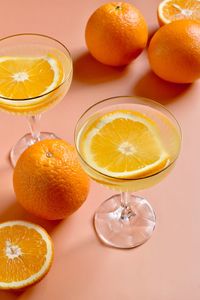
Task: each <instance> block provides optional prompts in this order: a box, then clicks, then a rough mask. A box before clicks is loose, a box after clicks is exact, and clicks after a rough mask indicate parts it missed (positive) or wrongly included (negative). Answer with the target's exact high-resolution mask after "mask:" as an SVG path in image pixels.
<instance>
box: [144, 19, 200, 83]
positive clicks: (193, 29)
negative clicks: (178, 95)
mask: <svg viewBox="0 0 200 300" xmlns="http://www.w3.org/2000/svg"><path fill="white" fill-rule="evenodd" d="M148 55H149V62H150V65H151V68H152V70H153V71H154V72H155V73H156V74H157V75H158V76H159V77H161V78H162V79H164V80H167V81H171V82H175V83H190V82H193V81H195V80H196V79H198V78H200V22H197V21H192V20H179V21H174V22H172V23H170V24H167V25H165V26H163V27H161V28H160V29H159V30H158V31H157V32H156V33H155V35H154V36H153V38H152V39H151V42H150V45H149V49H148Z"/></svg>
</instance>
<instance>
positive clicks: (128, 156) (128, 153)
mask: <svg viewBox="0 0 200 300" xmlns="http://www.w3.org/2000/svg"><path fill="white" fill-rule="evenodd" d="M79 145H80V151H81V154H82V155H83V158H84V159H85V160H86V161H87V163H88V164H90V165H91V166H92V167H93V168H94V169H95V170H97V171H99V172H101V173H103V174H105V175H108V176H112V177H115V178H124V179H137V178H142V177H145V176H148V175H151V174H154V173H157V172H159V171H161V170H162V169H163V168H164V167H165V166H166V165H167V164H168V162H169V156H168V154H167V153H166V151H165V149H164V148H163V146H162V144H161V141H160V138H159V134H158V128H157V126H156V124H155V122H154V121H152V120H150V119H149V118H148V117H146V116H145V115H143V114H141V113H138V112H133V111H125V110H118V111H114V112H112V113H108V114H105V115H104V116H103V117H100V118H98V119H97V120H95V121H93V122H91V123H90V122H89V123H88V124H87V125H86V127H85V128H83V130H82V132H81V133H80V142H79Z"/></svg>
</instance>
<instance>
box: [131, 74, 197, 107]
mask: <svg viewBox="0 0 200 300" xmlns="http://www.w3.org/2000/svg"><path fill="white" fill-rule="evenodd" d="M191 86H192V84H177V83H172V82H167V81H164V80H162V79H161V78H159V77H158V76H156V75H155V74H154V73H153V72H152V71H149V72H148V73H146V74H145V75H144V76H143V77H142V78H140V79H139V81H138V82H136V83H135V85H134V88H133V93H134V95H136V96H140V97H146V98H150V99H153V100H156V101H158V102H160V103H162V104H167V103H169V102H171V101H172V100H173V99H175V98H178V96H179V95H181V94H184V93H185V92H186V91H187V90H188V89H189V88H190V87H191Z"/></svg>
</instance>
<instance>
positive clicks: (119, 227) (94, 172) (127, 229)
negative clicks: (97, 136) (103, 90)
mask: <svg viewBox="0 0 200 300" xmlns="http://www.w3.org/2000/svg"><path fill="white" fill-rule="evenodd" d="M118 110H120V111H121V110H124V111H131V112H133V113H134V114H139V115H141V114H142V115H143V116H145V118H148V120H151V121H152V122H153V123H154V124H156V128H157V138H158V139H159V142H160V143H162V146H163V147H164V149H165V151H166V152H167V154H168V157H169V159H168V163H167V164H165V165H163V166H162V167H161V169H159V171H155V172H154V173H151V175H148V176H147V175H145V176H141V175H140V177H138V178H137V177H136V178H134V179H131V178H129V179H124V178H117V177H112V176H108V173H106V172H105V173H104V172H103V171H99V170H98V169H97V168H95V167H94V165H92V164H91V156H90V155H91V154H90V155H89V153H88V154H87V153H84V154H83V151H82V148H81V145H82V142H83V139H84V137H85V135H84V132H87V130H88V128H89V126H90V125H91V124H94V123H93V122H95V120H97V119H98V118H100V117H102V116H104V115H105V114H108V113H111V112H113V111H118ZM96 124H97V123H96ZM91 126H92V125H91ZM96 128H97V130H98V128H99V127H98V125H97V127H96ZM95 130H96V129H95ZM116 134H119V133H118V132H117V133H116ZM111 138H112V137H111ZM75 144H76V149H77V152H78V156H79V159H80V162H81V164H82V166H83V168H84V170H85V171H86V172H87V173H88V175H89V176H90V177H91V178H92V179H94V180H95V181H97V182H99V183H101V184H103V185H105V186H107V187H109V188H111V189H113V190H118V191H119V192H120V193H119V194H116V195H114V196H112V197H110V198H109V199H108V200H106V201H105V202H103V203H102V204H101V205H100V207H99V208H98V209H97V211H96V212H95V215H94V226H95V229H96V233H97V235H98V237H99V238H100V239H101V240H102V241H103V242H104V243H105V244H107V245H110V246H113V247H117V248H133V247H136V246H138V245H141V244H143V243H144V242H145V241H147V240H148V239H149V238H150V236H151V235H152V232H153V230H154V227H155V221H156V218H155V213H154V211H153V209H152V207H151V205H150V204H149V203H148V202H147V200H146V199H144V198H143V197H140V196H137V195H135V194H132V192H135V191H137V190H143V189H146V188H148V187H150V186H153V185H155V184H157V183H158V182H159V181H161V180H162V179H163V178H164V177H165V176H166V175H167V174H168V173H169V172H170V171H171V169H172V167H173V166H174V163H175V161H176V159H177V157H178V155H179V151H180V144H181V130H180V126H179V124H178V122H177V121H176V119H175V118H174V116H173V115H172V114H171V113H170V112H169V111H168V110H167V109H166V108H165V107H164V106H162V105H160V104H158V103H157V102H154V101H152V100H149V99H144V98H138V97H131V96H130V97H129V96H128V97H115V98H109V99H106V100H103V101H101V102H98V103H97V104H95V105H93V106H91V107H90V108H89V109H88V110H86V112H85V113H84V114H83V115H82V116H81V118H80V119H79V121H78V123H77V126H76V129H75ZM133 147H134V146H133ZM118 149H119V148H118ZM111 157H112V154H111ZM113 161H114V163H115V164H117V161H116V160H114V155H113ZM113 161H112V162H113Z"/></svg>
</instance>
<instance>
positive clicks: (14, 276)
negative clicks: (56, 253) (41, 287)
mask: <svg viewBox="0 0 200 300" xmlns="http://www.w3.org/2000/svg"><path fill="white" fill-rule="evenodd" d="M52 259H53V245H52V241H51V238H50V237H49V235H48V234H47V232H46V231H45V230H44V229H43V228H42V227H40V226H38V225H35V224H32V223H29V222H25V221H9V222H5V223H2V224H0V289H20V288H24V287H26V286H29V285H32V284H33V283H35V282H37V281H39V280H40V279H41V278H42V277H43V276H44V275H46V273H47V272H48V270H49V268H50V266H51V264H52Z"/></svg>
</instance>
